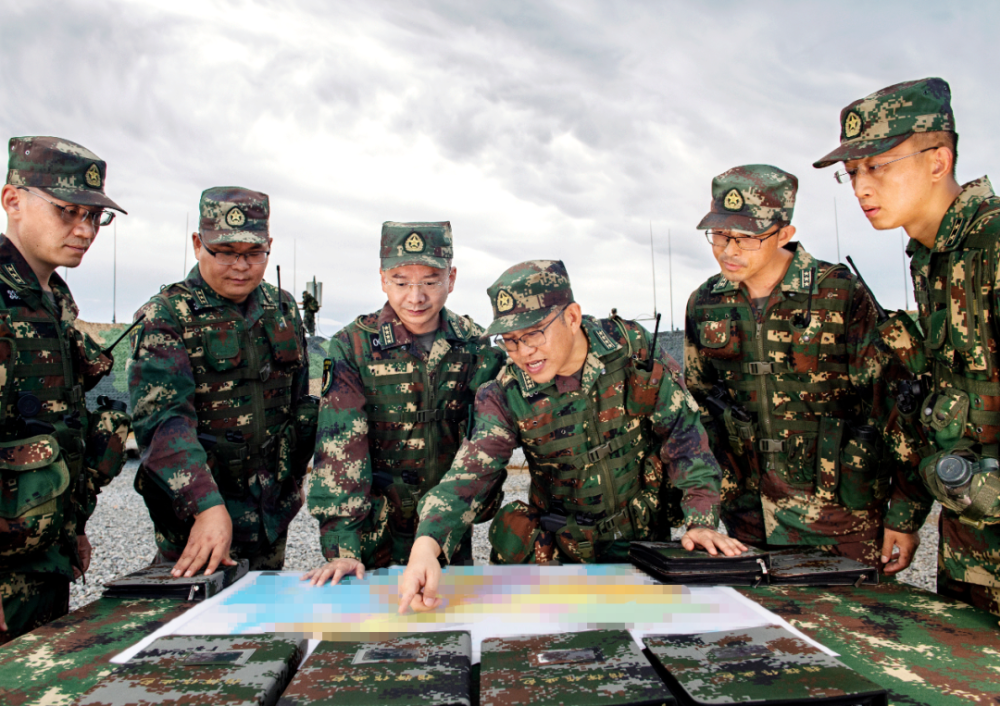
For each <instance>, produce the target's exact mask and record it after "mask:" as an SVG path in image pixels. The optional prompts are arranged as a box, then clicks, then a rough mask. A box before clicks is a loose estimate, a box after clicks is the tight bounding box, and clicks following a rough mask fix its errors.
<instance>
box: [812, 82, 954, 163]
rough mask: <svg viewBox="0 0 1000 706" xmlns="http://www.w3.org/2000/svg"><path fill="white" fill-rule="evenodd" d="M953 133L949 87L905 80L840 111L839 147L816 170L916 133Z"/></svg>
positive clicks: (884, 147)
mask: <svg viewBox="0 0 1000 706" xmlns="http://www.w3.org/2000/svg"><path fill="white" fill-rule="evenodd" d="M937 131H950V132H954V131H955V114H954V113H953V112H952V110H951V88H950V87H949V86H948V82H947V81H945V80H943V79H940V78H924V79H920V80H919V81H906V82H905V83H897V84H896V85H894V86H889V87H888V88H883V89H882V90H881V91H875V93H872V94H871V95H870V96H867V97H865V98H861V99H860V100H856V101H854V102H853V103H851V104H850V105H849V106H847V107H846V108H844V109H843V110H842V111H840V147H838V148H837V149H835V150H833V151H832V152H830V154H828V155H826V156H825V157H823V159H821V160H819V161H818V162H813V166H814V167H816V168H817V169H819V168H822V167H828V166H830V165H831V164H835V163H837V162H846V161H847V160H850V159H864V158H865V157H870V156H872V155H875V154H881V153H882V152H886V151H888V150H891V149H892V148H893V147H895V146H896V145H898V144H900V143H901V142H904V141H906V140H907V139H908V138H909V137H910V135H912V134H914V133H916V132H937Z"/></svg>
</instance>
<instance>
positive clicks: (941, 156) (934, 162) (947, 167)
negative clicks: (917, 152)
mask: <svg viewBox="0 0 1000 706" xmlns="http://www.w3.org/2000/svg"><path fill="white" fill-rule="evenodd" d="M954 163H955V155H954V154H953V153H952V151H951V150H950V149H948V148H947V147H938V148H937V149H936V150H934V152H933V153H932V154H931V181H935V182H936V181H941V179H944V178H946V177H950V176H951V167H952V165H953V164H954Z"/></svg>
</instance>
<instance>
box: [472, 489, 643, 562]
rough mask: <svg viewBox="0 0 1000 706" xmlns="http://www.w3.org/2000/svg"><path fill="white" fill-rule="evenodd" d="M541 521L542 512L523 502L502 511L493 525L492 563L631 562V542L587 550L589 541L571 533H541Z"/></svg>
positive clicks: (599, 544)
mask: <svg viewBox="0 0 1000 706" xmlns="http://www.w3.org/2000/svg"><path fill="white" fill-rule="evenodd" d="M541 517H542V510H541V509H539V508H536V507H532V506H529V505H526V504H525V503H523V502H521V501H520V500H518V501H516V502H512V503H509V504H507V505H504V506H503V507H502V508H500V511H499V512H498V513H497V515H496V517H495V518H493V523H492V524H491V525H490V544H491V545H492V546H493V550H492V551H491V552H490V561H491V562H492V563H494V564H550V563H557V562H570V563H582V562H586V563H593V562H596V563H604V564H617V563H627V562H628V560H629V559H628V545H629V542H628V541H626V540H616V541H598V542H595V543H594V546H592V547H585V546H584V543H585V541H586V540H585V539H584V538H583V537H582V536H575V535H574V533H573V532H572V530H571V529H567V528H563V529H562V530H560V531H559V532H549V531H546V530H544V529H542V527H541ZM567 527H569V526H568V525H567Z"/></svg>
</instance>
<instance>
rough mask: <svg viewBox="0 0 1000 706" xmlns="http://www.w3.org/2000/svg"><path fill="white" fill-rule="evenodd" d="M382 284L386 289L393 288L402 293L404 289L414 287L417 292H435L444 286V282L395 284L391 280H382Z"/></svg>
mask: <svg viewBox="0 0 1000 706" xmlns="http://www.w3.org/2000/svg"><path fill="white" fill-rule="evenodd" d="M382 282H383V283H384V284H385V285H386V286H387V287H395V288H396V290H397V291H399V292H402V291H404V289H403V288H404V287H416V288H417V291H418V292H422V291H424V290H427V291H428V292H436V291H437V289H438V287H443V286H444V281H443V280H442V281H440V282H396V281H395V280H391V279H384V278H383V279H382Z"/></svg>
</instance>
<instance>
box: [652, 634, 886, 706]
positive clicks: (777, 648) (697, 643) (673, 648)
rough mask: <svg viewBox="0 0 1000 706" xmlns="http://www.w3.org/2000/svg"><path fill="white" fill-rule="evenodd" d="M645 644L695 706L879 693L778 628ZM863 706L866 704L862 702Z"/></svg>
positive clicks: (662, 639)
mask: <svg viewBox="0 0 1000 706" xmlns="http://www.w3.org/2000/svg"><path fill="white" fill-rule="evenodd" d="M643 642H645V643H646V648H647V649H648V650H649V651H650V652H651V653H652V655H653V657H654V658H655V659H656V660H657V661H658V662H659V663H660V667H661V670H663V671H666V672H667V673H668V674H669V676H670V678H671V681H670V683H671V684H672V685H673V684H677V685H678V686H679V687H680V689H681V690H683V692H684V693H685V694H687V696H688V697H690V698H691V699H692V700H694V702H695V703H699V704H713V703H717V704H732V703H740V702H749V703H804V702H807V701H812V700H813V699H817V700H822V699H828V698H836V697H843V698H847V697H851V698H854V699H857V700H858V701H862V702H864V699H867V698H872V697H874V696H876V695H880V694H882V693H883V689H882V688H881V687H880V686H878V685H877V684H874V683H872V682H871V681H869V680H868V679H865V678H864V677H863V676H861V675H860V674H857V673H856V672H854V671H853V670H852V669H851V668H850V667H847V666H846V665H844V663H843V662H841V661H840V660H838V659H837V658H836V657H831V656H830V655H828V654H826V653H825V652H823V651H822V650H820V649H819V648H818V647H816V646H815V645H811V644H809V643H808V642H806V641H805V640H803V639H802V638H801V637H799V636H797V635H796V634H795V633H793V632H791V631H789V630H787V629H785V628H783V627H781V626H779V625H767V626H765V627H759V628H751V629H744V630H726V631H723V632H710V633H703V634H701V635H648V636H647V637H646V638H645V639H644V640H643ZM865 703H867V702H865Z"/></svg>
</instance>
